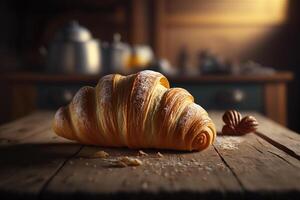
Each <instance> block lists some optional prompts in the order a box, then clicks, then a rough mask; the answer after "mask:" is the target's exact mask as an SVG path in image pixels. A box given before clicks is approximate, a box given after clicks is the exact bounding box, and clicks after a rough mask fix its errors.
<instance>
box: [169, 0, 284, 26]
mask: <svg viewBox="0 0 300 200" xmlns="http://www.w3.org/2000/svg"><path fill="white" fill-rule="evenodd" d="M287 2H288V1H287V0H218V1H217V0H210V1H206V0H205V1H204V0H198V1H195V5H193V6H194V7H195V8H193V9H194V10H193V12H190V13H189V14H184V15H182V14H181V13H180V12H174V13H170V14H168V17H167V21H166V22H167V24H168V25H176V24H178V23H180V24H185V25H188V24H193V25H195V24H209V25H212V24H222V25H224V24H280V23H283V22H284V21H285V20H286V10H287ZM190 6H192V5H190ZM197 7H199V10H196V9H197ZM188 9H191V8H188Z"/></svg>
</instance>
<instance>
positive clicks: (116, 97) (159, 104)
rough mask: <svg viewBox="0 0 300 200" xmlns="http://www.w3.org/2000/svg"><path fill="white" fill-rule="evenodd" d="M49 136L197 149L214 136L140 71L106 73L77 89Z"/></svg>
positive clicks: (162, 84)
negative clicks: (129, 73) (93, 84)
mask: <svg viewBox="0 0 300 200" xmlns="http://www.w3.org/2000/svg"><path fill="white" fill-rule="evenodd" d="M53 130H54V132H55V133H56V134H57V135H59V136H62V137H64V138H67V139H71V140H76V141H78V142H80V143H83V144H92V145H100V146H107V147H124V146H127V147H129V148H135V149H136V148H156V149H173V150H189V151H192V150H196V151H199V150H203V149H205V148H207V147H208V146H209V145H210V144H212V142H213V141H214V139H215V137H216V129H215V125H214V123H213V122H212V120H211V119H210V118H209V116H208V114H207V112H206V111H205V110H204V109H203V108H202V107H201V106H199V105H197V104H195V103H194V98H193V96H192V95H191V94H190V93H189V92H187V91H186V90H185V89H182V88H171V89H170V86H169V82H168V80H167V78H166V77H165V76H163V75H162V74H160V73H158V72H155V71H150V70H145V71H141V72H138V73H136V74H132V75H128V76H122V75H119V74H110V75H106V76H104V77H103V78H101V79H100V80H99V82H98V84H97V86H96V87H95V88H94V87H89V86H86V87H83V88H81V89H80V90H79V91H78V92H77V93H76V95H75V96H74V97H73V99H72V101H71V102H70V104H69V105H68V106H66V107H61V108H59V109H58V111H57V112H56V114H55V117H54V121H53Z"/></svg>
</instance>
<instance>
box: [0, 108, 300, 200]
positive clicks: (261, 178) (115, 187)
mask: <svg viewBox="0 0 300 200" xmlns="http://www.w3.org/2000/svg"><path fill="white" fill-rule="evenodd" d="M221 114H222V113H220V112H214V111H212V112H210V116H211V117H212V119H213V120H214V122H215V123H216V125H217V129H218V131H219V130H220V129H221V128H222V122H221ZM252 114H253V115H255V117H256V118H257V119H258V121H259V123H260V126H259V129H258V131H257V132H256V133H251V134H248V135H245V136H218V137H217V139H216V141H215V143H214V145H213V146H211V147H209V148H208V149H206V150H204V151H202V152H192V153H188V152H178V151H160V153H161V154H162V155H163V157H161V156H159V155H158V154H157V152H158V151H157V150H143V151H144V152H146V153H147V155H144V156H138V150H129V149H126V148H115V149H110V148H101V147H93V146H84V145H79V144H76V143H73V142H70V141H67V140H65V139H63V138H60V137H58V136H56V135H55V134H54V133H53V131H52V130H51V120H52V118H53V115H54V113H53V112H45V111H43V112H42V111H41V112H36V113H34V114H32V115H30V116H27V117H25V118H23V119H20V120H18V121H15V122H12V123H9V124H6V125H3V126H1V127H0V149H1V150H0V158H1V159H0V198H1V199H7V198H18V199H20V198H21V199H22V198H26V199H28V198H32V199H68V198H69V199H71V198H72V199H82V198H83V197H88V198H91V199H93V198H97V199H99V198H101V199H141V198H143V199H166V198H172V199H202V198H205V199H226V198H231V197H235V198H238V199H240V198H245V199H248V198H249V199H274V198H275V199H291V198H295V199H296V198H297V197H298V198H299V195H300V136H299V135H298V134H297V133H294V132H292V131H290V130H288V129H286V128H284V127H282V126H280V125H278V124H276V123H274V122H272V121H270V120H268V119H267V118H265V117H263V116H261V115H259V114H257V113H252ZM100 150H104V151H106V152H107V153H109V154H110V156H109V158H107V159H103V158H93V156H91V155H94V153H95V152H98V151H100ZM121 156H132V157H134V158H138V159H140V160H141V161H142V162H143V164H142V165H141V166H136V167H123V168H120V167H116V166H114V165H111V163H110V162H111V159H117V158H119V157H121Z"/></svg>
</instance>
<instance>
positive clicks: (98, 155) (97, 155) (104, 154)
mask: <svg viewBox="0 0 300 200" xmlns="http://www.w3.org/2000/svg"><path fill="white" fill-rule="evenodd" d="M108 156H109V154H108V153H107V152H105V151H97V152H96V153H94V154H93V155H91V156H90V158H107V157H108Z"/></svg>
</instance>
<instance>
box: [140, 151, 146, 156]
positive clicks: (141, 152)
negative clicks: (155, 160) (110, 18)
mask: <svg viewBox="0 0 300 200" xmlns="http://www.w3.org/2000/svg"><path fill="white" fill-rule="evenodd" d="M138 156H148V154H147V153H145V152H144V151H142V150H139V151H138Z"/></svg>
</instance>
